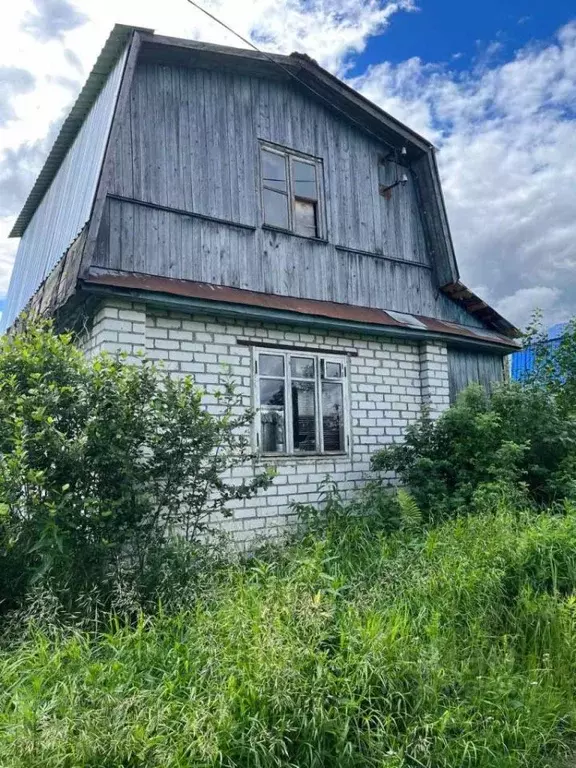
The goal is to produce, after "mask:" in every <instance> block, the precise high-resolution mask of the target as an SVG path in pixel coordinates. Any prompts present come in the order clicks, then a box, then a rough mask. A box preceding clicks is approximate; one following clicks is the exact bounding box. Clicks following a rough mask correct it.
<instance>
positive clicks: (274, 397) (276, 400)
mask: <svg viewBox="0 0 576 768" xmlns="http://www.w3.org/2000/svg"><path fill="white" fill-rule="evenodd" d="M260 405H268V406H271V405H276V406H278V407H279V408H283V407H284V379H260Z"/></svg>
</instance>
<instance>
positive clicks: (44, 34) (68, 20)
mask: <svg viewBox="0 0 576 768" xmlns="http://www.w3.org/2000/svg"><path fill="white" fill-rule="evenodd" d="M34 6H35V7H34V10H33V11H28V12H27V13H26V14H25V16H24V19H23V21H22V29H23V30H24V31H25V32H28V33H29V34H31V35H32V36H33V37H35V38H37V39H38V40H40V41H41V42H47V41H49V40H63V39H64V35H65V33H66V32H69V31H70V30H72V29H75V28H76V27H79V26H81V25H82V24H85V23H86V22H87V21H88V16H87V15H86V14H84V13H82V12H81V11H79V10H78V9H77V8H76V7H75V6H74V5H73V4H72V3H70V2H68V0H34Z"/></svg>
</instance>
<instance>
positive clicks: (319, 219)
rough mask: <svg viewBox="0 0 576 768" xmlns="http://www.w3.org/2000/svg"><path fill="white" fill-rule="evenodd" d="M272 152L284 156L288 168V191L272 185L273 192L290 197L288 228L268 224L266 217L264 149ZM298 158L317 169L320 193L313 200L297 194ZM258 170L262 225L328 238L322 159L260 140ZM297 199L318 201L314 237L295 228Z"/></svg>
mask: <svg viewBox="0 0 576 768" xmlns="http://www.w3.org/2000/svg"><path fill="white" fill-rule="evenodd" d="M263 150H265V151H266V152H270V153H272V154H275V155H279V156H280V157H283V158H284V164H285V168H286V188H287V191H286V192H281V191H280V190H278V189H275V188H274V187H270V189H271V190H272V191H273V192H277V193H278V194H281V195H285V196H286V197H287V198H288V228H284V227H279V226H277V225H276V224H268V223H267V222H266V218H265V215H266V214H265V208H264V190H265V189H266V188H267V187H266V184H265V182H264V178H263V164H262V151H263ZM295 160H297V161H299V162H301V163H308V165H312V166H314V168H315V170H316V188H317V193H318V199H317V200H313V199H312V198H307V197H304V196H302V195H297V194H296V189H295V185H294V173H293V169H292V166H293V164H294V161H295ZM258 172H259V183H260V209H261V211H262V225H263V226H264V227H269V228H270V229H277V230H279V231H280V232H290V233H291V234H293V235H296V236H297V237H306V238H307V239H309V240H326V238H327V230H326V214H325V210H324V164H323V162H322V159H321V158H319V157H314V156H313V155H305V154H303V153H302V152H298V151H296V150H294V149H288V148H287V147H280V146H278V145H276V144H269V143H268V142H265V141H260V146H259V155H258ZM296 200H303V201H305V202H315V203H316V230H317V232H316V235H315V236H314V237H312V236H310V235H303V234H301V233H300V232H296V230H295V212H294V209H295V207H296Z"/></svg>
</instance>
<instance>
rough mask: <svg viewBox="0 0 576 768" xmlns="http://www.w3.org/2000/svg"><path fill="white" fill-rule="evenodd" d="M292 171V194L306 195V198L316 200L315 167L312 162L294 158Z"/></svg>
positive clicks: (297, 195)
mask: <svg viewBox="0 0 576 768" xmlns="http://www.w3.org/2000/svg"><path fill="white" fill-rule="evenodd" d="M292 170H293V173H294V194H295V195H296V197H306V198H307V199H308V200H317V199H318V193H317V191H316V167H315V166H314V165H312V163H304V162H302V161H301V160H294V163H293V165H292Z"/></svg>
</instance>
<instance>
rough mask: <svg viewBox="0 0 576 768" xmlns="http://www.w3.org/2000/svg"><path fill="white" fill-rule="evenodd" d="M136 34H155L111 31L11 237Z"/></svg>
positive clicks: (33, 206)
mask: <svg viewBox="0 0 576 768" xmlns="http://www.w3.org/2000/svg"><path fill="white" fill-rule="evenodd" d="M135 31H140V32H149V33H151V32H153V30H151V29H145V28H140V27H131V26H127V25H125V24H116V25H115V26H114V28H113V29H112V32H111V33H110V36H109V37H108V40H107V41H106V43H105V44H104V47H103V48H102V50H101V52H100V55H99V56H98V58H97V60H96V63H95V64H94V67H93V68H92V71H91V72H90V74H89V75H88V79H87V80H86V82H85V84H84V87H83V88H82V90H81V91H80V94H79V96H78V98H77V99H76V102H75V103H74V106H73V107H72V109H71V110H70V113H69V114H68V117H67V118H66V119H65V120H64V123H63V124H62V127H61V128H60V132H59V133H58V136H57V137H56V140H55V142H54V144H53V146H52V149H51V150H50V152H49V154H48V157H47V158H46V161H45V163H44V165H43V167H42V170H41V171H40V174H39V176H38V178H37V179H36V182H35V184H34V186H33V187H32V191H31V192H30V194H29V195H28V198H27V200H26V202H25V203H24V207H23V208H22V210H21V211H20V214H19V216H18V218H17V219H16V222H15V224H14V226H13V227H12V231H11V232H10V234H9V237H22V235H23V234H24V231H25V230H26V227H27V226H28V224H29V223H30V220H31V218H32V216H33V215H34V213H35V211H36V208H37V207H38V205H39V204H40V203H41V201H42V198H43V197H44V195H45V194H46V192H47V190H48V188H49V187H50V184H51V183H52V181H53V180H54V177H55V176H56V173H57V172H58V169H59V168H60V165H61V164H62V161H63V160H64V158H65V157H66V154H67V152H68V150H69V149H70V147H71V146H72V144H73V142H74V139H75V138H76V136H77V135H78V131H79V130H80V128H81V127H82V124H83V123H84V120H85V118H86V115H87V114H88V113H89V112H90V110H91V108H92V106H93V105H94V102H95V101H96V98H97V96H98V94H99V93H100V91H101V90H102V88H103V86H104V84H105V83H106V80H107V78H108V75H109V74H110V72H111V71H112V69H113V67H114V65H115V63H116V61H117V59H118V56H119V55H120V53H121V52H122V51H123V50H124V46H125V45H126V43H127V41H128V38H129V37H130V35H131V34H132V33H133V32H135Z"/></svg>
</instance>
